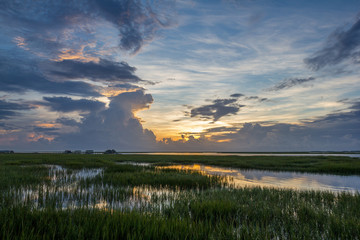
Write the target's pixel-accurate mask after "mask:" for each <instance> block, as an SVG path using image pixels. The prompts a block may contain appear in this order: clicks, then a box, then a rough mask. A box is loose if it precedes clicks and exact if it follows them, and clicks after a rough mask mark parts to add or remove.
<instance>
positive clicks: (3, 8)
mask: <svg viewBox="0 0 360 240" xmlns="http://www.w3.org/2000/svg"><path fill="white" fill-rule="evenodd" d="M173 2H174V1H164V2H163V3H162V4H156V3H150V2H145V1H137V0H69V1H48V0H39V1H32V0H23V1H13V0H3V1H1V2H0V17H1V18H2V19H3V21H5V22H7V23H8V27H9V28H18V27H21V28H18V29H19V32H22V34H24V35H23V37H24V38H25V39H28V37H29V39H30V38H36V39H37V40H36V41H35V42H36V43H37V44H39V41H38V40H40V39H42V40H46V39H50V38H42V37H41V36H42V34H47V33H48V32H49V31H53V32H54V31H57V32H59V33H61V31H62V30H63V29H65V28H66V27H69V26H75V25H81V24H87V25H91V24H90V23H91V22H98V21H99V20H100V19H101V20H105V21H107V22H110V23H111V24H112V25H113V26H115V27H116V28H117V29H118V31H119V37H120V39H119V47H120V48H122V49H124V50H127V51H130V52H132V53H136V52H137V51H139V50H140V48H141V47H142V45H143V44H144V43H145V42H146V41H148V40H151V39H152V38H153V37H154V34H155V32H156V31H157V30H158V29H159V28H162V27H166V26H169V25H170V23H171V21H172V18H173V14H172V13H171V11H170V10H171V7H172V3H173ZM162 5H164V6H165V5H166V6H168V8H166V9H165V8H164V7H162ZM163 8H164V9H163ZM90 27H91V26H90ZM20 29H21V30H20ZM47 30H49V31H47ZM47 42H49V41H47Z"/></svg>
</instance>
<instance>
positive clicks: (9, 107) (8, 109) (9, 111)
mask: <svg viewBox="0 0 360 240" xmlns="http://www.w3.org/2000/svg"><path fill="white" fill-rule="evenodd" d="M32 108H33V107H31V106H29V105H27V104H20V103H12V102H7V101H4V100H0V119H7V118H9V117H13V116H16V115H19V112H18V111H21V110H30V109H32Z"/></svg>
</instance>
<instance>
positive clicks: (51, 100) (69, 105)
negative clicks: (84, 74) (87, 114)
mask: <svg viewBox="0 0 360 240" xmlns="http://www.w3.org/2000/svg"><path fill="white" fill-rule="evenodd" d="M43 99H44V101H46V102H44V103H41V104H42V105H43V106H47V107H49V108H50V110H51V111H57V112H73V111H99V110H101V109H103V108H105V103H103V102H100V101H94V100H88V99H79V100H74V99H72V98H69V97H43Z"/></svg>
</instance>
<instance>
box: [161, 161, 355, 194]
mask: <svg viewBox="0 0 360 240" xmlns="http://www.w3.org/2000/svg"><path fill="white" fill-rule="evenodd" d="M161 168H171V169H179V170H180V169H182V170H193V171H199V172H201V173H203V174H206V175H220V176H227V177H230V179H231V180H230V183H233V185H234V187H235V188H240V187H272V188H286V189H297V190H321V191H331V192H343V191H345V192H351V193H356V192H360V176H339V175H330V174H312V173H297V172H276V171H263V170H251V169H250V170H242V169H235V168H223V167H214V166H207V165H200V164H193V165H172V166H166V167H161Z"/></svg>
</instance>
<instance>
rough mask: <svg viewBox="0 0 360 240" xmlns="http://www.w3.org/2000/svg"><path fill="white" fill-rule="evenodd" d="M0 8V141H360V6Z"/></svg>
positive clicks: (191, 1)
mask: <svg viewBox="0 0 360 240" xmlns="http://www.w3.org/2000/svg"><path fill="white" fill-rule="evenodd" d="M0 9H1V10H0V31H1V34H0V52H1V55H0V148H1V149H15V150H18V151H32V150H36V151H39V150H62V149H64V148H69V149H96V150H103V149H108V148H114V149H117V150H119V151H307V150H358V149H359V146H360V118H359V117H360V84H359V83H360V79H359V70H358V69H359V63H360V20H359V19H360V18H359V17H360V15H359V14H360V6H359V4H358V2H357V1H346V3H345V2H344V1H315V2H314V1H295V0H293V1H280V0H277V1H275V0H273V1H261V0H244V1H235V0H233V1H230V0H229V1H226V0H223V1H195V0H187V1H185V0H183V1H150V2H149V1H124V0H118V1H115V0H108V1H97V0H81V1H64V2H58V1H37V2H34V1H2V2H1V3H0Z"/></svg>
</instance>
